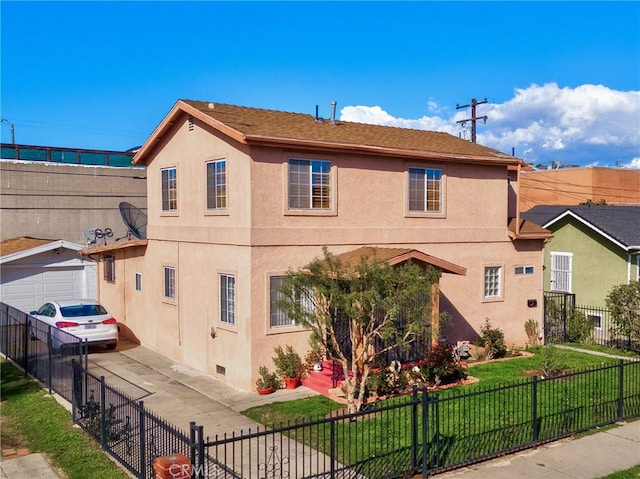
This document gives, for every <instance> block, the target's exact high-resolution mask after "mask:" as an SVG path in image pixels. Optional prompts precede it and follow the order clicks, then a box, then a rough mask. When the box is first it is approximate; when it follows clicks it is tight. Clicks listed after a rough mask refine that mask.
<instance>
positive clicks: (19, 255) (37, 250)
mask: <svg viewBox="0 0 640 479" xmlns="http://www.w3.org/2000/svg"><path fill="white" fill-rule="evenodd" d="M57 248H66V249H69V250H72V251H81V250H82V248H83V245H80V244H77V243H72V242H70V241H65V240H56V241H51V242H50V243H46V244H43V245H40V246H35V247H33V248H28V249H25V250H22V251H16V252H15V253H10V254H8V255H5V256H2V257H0V264H5V263H10V262H11V261H16V260H19V259H23V258H28V257H29V256H33V255H36V254H41V253H46V252H47V251H52V250H54V249H57Z"/></svg>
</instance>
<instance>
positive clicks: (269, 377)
mask: <svg viewBox="0 0 640 479" xmlns="http://www.w3.org/2000/svg"><path fill="white" fill-rule="evenodd" d="M258 374H259V375H260V376H259V377H258V379H257V380H256V390H257V391H258V394H271V393H272V392H273V391H275V390H276V389H279V388H280V380H279V379H278V375H277V374H276V373H272V372H269V369H268V368H267V367H266V366H260V367H259V368H258Z"/></svg>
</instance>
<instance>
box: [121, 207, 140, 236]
mask: <svg viewBox="0 0 640 479" xmlns="http://www.w3.org/2000/svg"><path fill="white" fill-rule="evenodd" d="M119 208H120V214H121V215H122V221H124V224H125V225H127V228H129V232H130V233H131V234H132V235H133V236H135V237H136V238H138V239H146V238H147V214H146V213H145V212H143V211H142V210H141V209H140V208H138V207H136V206H133V205H132V204H131V203H127V202H126V201H122V202H121V203H120V205H119Z"/></svg>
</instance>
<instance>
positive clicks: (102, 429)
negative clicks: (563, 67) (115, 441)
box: [100, 376, 107, 449]
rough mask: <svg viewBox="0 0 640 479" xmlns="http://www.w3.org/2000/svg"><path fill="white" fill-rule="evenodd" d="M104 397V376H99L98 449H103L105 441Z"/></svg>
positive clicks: (105, 417)
mask: <svg viewBox="0 0 640 479" xmlns="http://www.w3.org/2000/svg"><path fill="white" fill-rule="evenodd" d="M105 396H106V387H105V381H104V376H100V447H102V448H103V449H104V448H105V446H106V444H107V441H106V436H107V434H106V433H107V431H106V428H107V415H106V414H105V413H106V411H105V407H104V399H105Z"/></svg>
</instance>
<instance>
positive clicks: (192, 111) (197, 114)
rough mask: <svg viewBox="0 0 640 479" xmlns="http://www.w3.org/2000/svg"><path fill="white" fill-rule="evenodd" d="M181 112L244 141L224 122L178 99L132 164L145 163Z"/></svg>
mask: <svg viewBox="0 0 640 479" xmlns="http://www.w3.org/2000/svg"><path fill="white" fill-rule="evenodd" d="M181 113H186V114H188V115H191V116H193V117H194V118H197V119H198V120H200V121H202V122H203V123H205V124H207V125H209V126H211V127H212V128H214V129H216V130H218V131H220V132H221V133H223V134H225V135H227V136H229V137H230V138H233V139H234V140H236V141H238V142H240V143H246V141H245V136H244V135H243V134H242V133H240V132H239V131H237V130H234V129H233V128H230V127H229V126H227V125H226V124H224V123H222V122H220V121H218V120H216V119H215V118H213V117H211V116H209V115H207V114H206V113H204V112H202V111H200V110H198V109H197V108H194V107H193V106H191V105H189V104H188V103H186V102H184V101H182V100H178V101H177V102H176V104H175V105H173V107H172V108H171V110H170V111H169V113H167V115H166V116H165V117H164V119H163V120H162V121H161V122H160V124H159V125H158V126H157V127H156V129H155V130H153V133H151V135H150V136H149V138H147V140H146V141H145V142H144V144H143V145H142V147H141V148H140V150H139V151H138V152H137V153H136V154H135V155H134V157H133V164H134V165H139V164H146V161H147V157H148V156H149V154H150V153H151V151H153V149H154V148H155V147H156V146H157V144H158V143H159V142H160V141H162V139H163V138H164V136H165V135H166V133H167V131H169V129H170V128H171V127H172V126H173V125H174V124H175V122H176V119H177V118H178V116H179V115H180V114H181Z"/></svg>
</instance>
